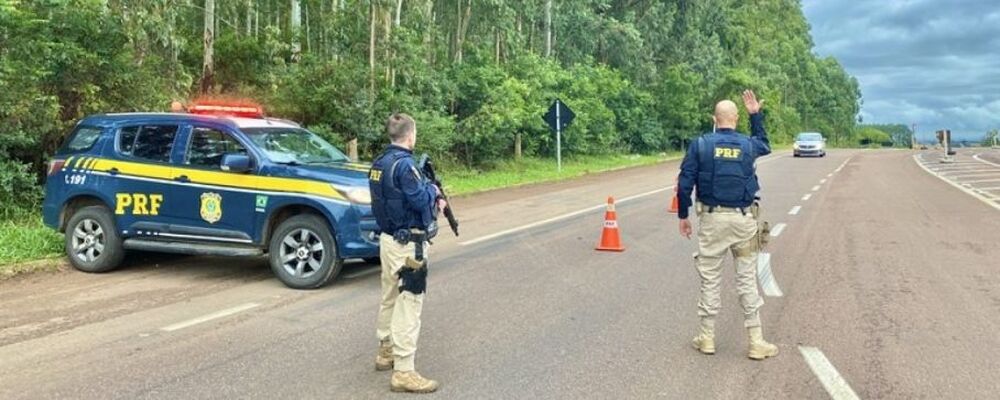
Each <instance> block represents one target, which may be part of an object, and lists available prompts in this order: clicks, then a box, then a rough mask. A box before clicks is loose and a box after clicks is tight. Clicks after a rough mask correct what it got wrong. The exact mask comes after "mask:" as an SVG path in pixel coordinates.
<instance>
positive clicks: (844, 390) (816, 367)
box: [799, 346, 860, 400]
mask: <svg viewBox="0 0 1000 400" xmlns="http://www.w3.org/2000/svg"><path fill="white" fill-rule="evenodd" d="M799 352H800V353H802V357H803V358H805V359H806V364H809V369H812V371H813V373H814V374H816V377H817V378H819V383H820V384H822V385H823V388H824V389H826V393H828V394H829V395H830V398H832V399H833V400H860V398H859V397H858V395H857V393H854V389H851V385H848V384H847V381H846V380H844V377H842V376H840V373H839V372H837V368H834V366H833V364H831V363H830V360H829V359H827V358H826V355H824V354H823V352H822V351H820V349H818V348H816V347H809V346H799Z"/></svg>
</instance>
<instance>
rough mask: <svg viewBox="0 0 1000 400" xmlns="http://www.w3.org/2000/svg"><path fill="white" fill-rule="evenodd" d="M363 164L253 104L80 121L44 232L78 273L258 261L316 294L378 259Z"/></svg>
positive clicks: (53, 185) (59, 157)
mask: <svg viewBox="0 0 1000 400" xmlns="http://www.w3.org/2000/svg"><path fill="white" fill-rule="evenodd" d="M367 172H368V166H367V165H363V164H356V163H352V162H350V160H349V159H348V157H347V156H345V155H344V154H343V153H342V152H340V151H339V150H338V149H337V148H335V147H334V146H333V145H331V144H330V143H328V142H327V141H325V140H323V139H322V138H321V137H319V136H317V135H316V134H314V133H312V132H310V131H308V130H306V129H303V128H301V127H300V126H298V125H297V124H295V123H292V122H289V121H285V120H279V119H272V118H265V117H264V116H263V112H262V111H261V109H260V107H257V106H247V105H232V104H200V105H194V106H192V107H191V108H190V109H189V113H186V114H177V113H125V114H101V115H93V116H89V117H87V118H84V119H83V120H82V121H80V122H79V123H78V124H77V125H76V127H75V128H74V130H73V132H72V133H71V134H70V135H69V136H68V138H67V140H66V142H65V144H64V145H63V146H62V148H60V149H59V151H58V152H57V153H56V154H55V156H54V157H53V159H52V160H51V161H50V162H49V168H48V179H47V181H46V184H45V201H44V203H43V214H44V220H45V224H46V225H48V226H50V227H52V228H55V229H58V230H59V231H61V232H65V241H66V243H65V247H66V254H67V256H68V258H69V261H70V262H71V263H72V265H73V266H74V267H75V268H77V269H79V270H81V271H86V272H104V271H109V270H112V269H114V268H115V267H117V266H118V265H119V264H120V263H121V262H122V259H123V257H124V254H125V252H126V251H133V250H136V251H156V252H169V253H182V254H196V255H214V256H248V257H252V256H259V255H264V254H267V255H268V257H269V260H270V264H271V268H272V270H273V271H274V274H275V275H277V277H278V278H279V279H280V280H281V281H282V282H283V283H284V284H285V285H287V286H289V287H292V288H297V289H310V288H317V287H320V286H323V285H324V284H326V283H328V282H329V281H331V280H332V279H333V278H334V277H336V276H337V274H338V273H339V272H340V270H341V267H342V266H343V263H344V260H345V259H348V258H362V259H368V260H374V259H377V257H378V254H379V249H378V243H377V240H376V237H375V231H376V230H377V229H378V226H377V225H376V223H375V219H374V217H373V216H372V212H371V195H370V193H369V190H368V180H367Z"/></svg>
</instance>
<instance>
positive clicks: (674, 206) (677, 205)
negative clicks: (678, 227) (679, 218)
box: [667, 186, 680, 214]
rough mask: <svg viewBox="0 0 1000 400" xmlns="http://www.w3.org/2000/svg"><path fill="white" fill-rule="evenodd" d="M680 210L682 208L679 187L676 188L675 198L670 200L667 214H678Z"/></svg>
mask: <svg viewBox="0 0 1000 400" xmlns="http://www.w3.org/2000/svg"><path fill="white" fill-rule="evenodd" d="M678 208H680V201H679V200H677V186H674V198H673V199H672V200H670V208H669V209H667V212H668V213H671V214H677V209H678Z"/></svg>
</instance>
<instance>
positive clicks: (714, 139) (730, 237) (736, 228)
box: [677, 90, 778, 360]
mask: <svg viewBox="0 0 1000 400" xmlns="http://www.w3.org/2000/svg"><path fill="white" fill-rule="evenodd" d="M743 103H744V104H745V105H746V108H747V112H748V113H749V114H750V136H749V137H748V136H746V135H743V134H741V133H739V132H737V131H736V123H737V121H738V120H739V112H738V111H737V109H736V103H733V102H732V101H729V100H724V101H720V102H719V103H718V104H716V106H715V115H713V117H712V119H713V120H714V122H715V129H713V132H711V133H706V134H704V135H702V136H701V137H699V138H698V139H697V140H695V141H692V142H691V146H690V147H689V148H688V151H687V155H685V157H684V161H683V162H682V163H681V174H680V179H679V182H678V195H677V197H678V199H679V202H680V207H679V210H678V213H677V214H678V216H679V217H680V233H681V235H682V236H685V237H687V238H690V237H691V232H692V228H691V221H689V220H688V208H689V207H690V206H691V194H692V191H695V189H696V188H697V198H698V202H697V203H696V204H695V212H696V213H697V214H698V220H699V228H698V254H697V256H696V261H695V264H696V267H697V269H698V275H699V276H701V296H700V298H699V300H698V316H700V317H701V326H700V328H699V331H698V335H697V336H695V338H694V347H695V349H697V350H698V351H700V352H702V353H704V354H714V353H715V317H716V315H717V314H718V313H719V307H720V303H721V302H720V299H719V286H720V284H721V280H722V277H721V267H722V262H723V260H724V257H725V256H726V253H730V252H731V253H732V254H733V258H735V261H736V287H737V291H738V292H739V295H740V303H741V305H742V306H743V318H744V319H743V325H744V326H745V327H746V329H747V335H748V337H749V339H750V340H749V341H750V346H749V351H748V356H749V357H750V358H751V359H755V360H763V359H765V358H767V357H774V356H776V355H778V348H777V346H775V345H773V344H771V343H768V342H766V341H764V336H763V332H762V330H761V323H760V313H759V311H758V310H759V309H760V306H762V305H763V304H764V301H763V299H761V297H760V294H759V293H758V292H757V255H758V253H759V251H760V248H761V246H762V243H763V242H764V241H765V239H766V237H767V233H766V230H767V229H766V223H763V222H762V221H760V211H759V207H758V205H757V202H756V195H757V191H759V190H760V186H759V184H758V182H757V174H756V170H755V167H754V161H755V160H756V159H757V158H758V157H761V156H764V155H767V154H769V153H771V147H770V143H769V142H768V139H767V133H766V132H765V130H764V116H763V115H762V114H761V112H760V110H761V104H762V103H763V101H757V96H756V95H755V94H754V92H753V91H750V90H747V91H744V92H743Z"/></svg>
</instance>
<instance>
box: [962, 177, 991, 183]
mask: <svg viewBox="0 0 1000 400" xmlns="http://www.w3.org/2000/svg"><path fill="white" fill-rule="evenodd" d="M991 182H1000V179H995V178H994V179H977V180H974V181H965V182H962V183H965V184H969V183H991Z"/></svg>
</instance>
